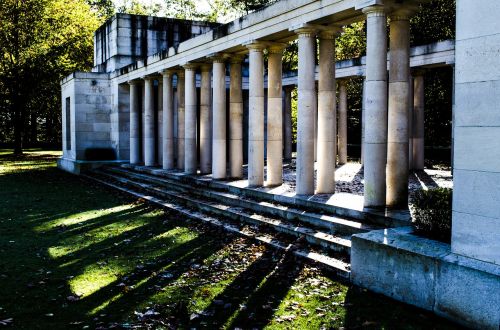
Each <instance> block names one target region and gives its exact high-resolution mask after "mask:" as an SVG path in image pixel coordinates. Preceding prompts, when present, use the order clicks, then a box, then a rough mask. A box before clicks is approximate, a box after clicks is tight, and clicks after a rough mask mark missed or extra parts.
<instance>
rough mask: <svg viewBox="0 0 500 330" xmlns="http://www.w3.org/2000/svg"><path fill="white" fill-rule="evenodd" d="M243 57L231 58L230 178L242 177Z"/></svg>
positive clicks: (234, 56) (233, 56) (235, 56)
mask: <svg viewBox="0 0 500 330" xmlns="http://www.w3.org/2000/svg"><path fill="white" fill-rule="evenodd" d="M242 61H243V56H237V55H232V56H231V60H230V63H231V72H230V80H231V82H230V87H229V161H230V177H231V178H242V177H243V91H242V89H241V83H242V78H241V62H242Z"/></svg>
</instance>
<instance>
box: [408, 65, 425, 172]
mask: <svg viewBox="0 0 500 330" xmlns="http://www.w3.org/2000/svg"><path fill="white" fill-rule="evenodd" d="M413 84H414V85H413V86H414V93H413V128H412V131H413V169H415V170H423V169H424V121H425V116H424V75H423V74H422V73H420V74H418V75H416V76H415V79H414V82H413ZM410 88H411V86H410Z"/></svg>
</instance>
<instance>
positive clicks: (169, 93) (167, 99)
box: [162, 70, 174, 170]
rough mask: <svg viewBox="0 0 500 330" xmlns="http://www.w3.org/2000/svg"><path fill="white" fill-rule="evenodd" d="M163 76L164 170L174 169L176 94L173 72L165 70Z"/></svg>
mask: <svg viewBox="0 0 500 330" xmlns="http://www.w3.org/2000/svg"><path fill="white" fill-rule="evenodd" d="M162 75H163V86H162V87H163V88H162V89H163V91H162V92H163V117H162V120H163V126H162V129H163V146H162V147H163V169H165V170H172V169H173V168H174V97H173V96H174V93H173V88H172V71H171V70H164V71H162Z"/></svg>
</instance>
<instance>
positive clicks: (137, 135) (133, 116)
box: [128, 80, 142, 164]
mask: <svg viewBox="0 0 500 330" xmlns="http://www.w3.org/2000/svg"><path fill="white" fill-rule="evenodd" d="M128 83H129V85H130V164H139V163H140V162H141V128H140V123H141V120H140V118H141V102H140V101H141V98H140V95H141V93H142V88H141V82H140V81H137V80H132V81H129V82H128Z"/></svg>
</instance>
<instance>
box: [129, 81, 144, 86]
mask: <svg viewBox="0 0 500 330" xmlns="http://www.w3.org/2000/svg"><path fill="white" fill-rule="evenodd" d="M127 83H128V84H129V85H131V86H133V85H140V84H142V81H141V80H140V79H134V80H129V81H127Z"/></svg>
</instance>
